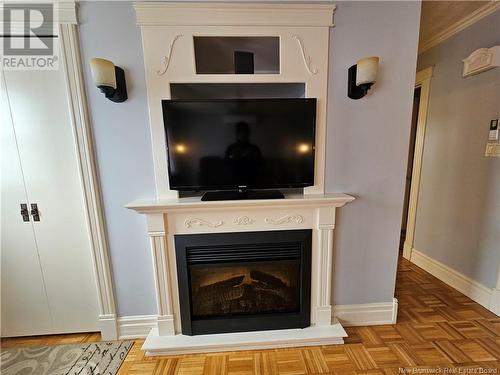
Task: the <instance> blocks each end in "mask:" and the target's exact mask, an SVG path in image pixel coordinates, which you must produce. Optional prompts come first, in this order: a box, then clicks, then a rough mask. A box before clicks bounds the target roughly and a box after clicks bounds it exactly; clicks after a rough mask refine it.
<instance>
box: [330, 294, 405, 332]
mask: <svg viewBox="0 0 500 375" xmlns="http://www.w3.org/2000/svg"><path fill="white" fill-rule="evenodd" d="M397 315H398V300H397V299H396V298H393V300H392V302H382V303H363V304H356V305H335V306H334V316H335V318H337V319H338V320H339V321H340V323H342V325H343V326H344V327H350V326H370V325H382V324H396V319H397Z"/></svg>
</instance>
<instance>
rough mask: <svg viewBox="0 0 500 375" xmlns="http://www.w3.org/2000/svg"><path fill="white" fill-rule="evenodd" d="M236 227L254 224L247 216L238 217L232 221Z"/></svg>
mask: <svg viewBox="0 0 500 375" xmlns="http://www.w3.org/2000/svg"><path fill="white" fill-rule="evenodd" d="M233 223H234V224H236V225H250V224H253V223H255V219H252V218H249V217H248V216H240V217H238V218H236V219H234V220H233Z"/></svg>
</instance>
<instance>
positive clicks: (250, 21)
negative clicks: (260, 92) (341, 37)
mask: <svg viewBox="0 0 500 375" xmlns="http://www.w3.org/2000/svg"><path fill="white" fill-rule="evenodd" d="M134 8H135V12H136V16H137V24H138V25H140V26H189V25H198V26H200V25H202V26H317V27H321V26H326V27H330V26H333V13H334V12H335V8H336V6H335V5H334V4H332V3H319V4H318V3H315V4H283V3H278V4H276V3H273V4H271V3H211V2H205V3H201V2H197V3H187V2H186V3H180V2H176V3H161V2H142V1H141V2H135V3H134Z"/></svg>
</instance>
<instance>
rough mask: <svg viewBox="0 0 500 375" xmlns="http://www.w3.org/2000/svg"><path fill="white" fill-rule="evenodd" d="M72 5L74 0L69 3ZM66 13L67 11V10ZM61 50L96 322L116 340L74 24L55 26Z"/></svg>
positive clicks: (105, 334) (106, 337)
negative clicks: (92, 275) (89, 253)
mask: <svg viewBox="0 0 500 375" xmlns="http://www.w3.org/2000/svg"><path fill="white" fill-rule="evenodd" d="M73 8H74V3H73ZM68 12H69V11H68ZM59 34H60V38H61V52H62V56H61V58H62V60H63V67H64V69H65V76H66V85H67V88H68V94H69V110H70V119H71V124H72V127H73V134H74V137H75V142H76V148H77V159H78V166H79V174H80V179H81V183H82V188H83V195H84V204H85V207H86V210H85V211H86V212H85V215H86V220H87V226H88V231H89V235H90V244H91V250H92V262H93V267H94V272H95V279H96V284H97V295H98V305H99V317H98V320H99V325H100V327H101V337H102V339H103V340H116V339H117V337H118V332H117V327H116V310H115V298H114V292H113V280H112V275H111V267H110V262H109V249H108V243H107V234H106V229H105V228H106V226H105V222H104V214H103V205H102V200H101V191H100V186H99V177H98V173H97V164H96V157H95V153H94V145H93V144H94V143H93V135H92V128H91V125H90V117H89V114H88V112H87V111H88V110H87V101H86V96H85V85H84V80H83V75H82V74H83V73H82V72H83V69H82V67H81V58H80V48H79V45H78V40H79V38H78V33H77V26H76V25H75V24H74V23H73V22H69V23H66V24H61V25H60V26H59Z"/></svg>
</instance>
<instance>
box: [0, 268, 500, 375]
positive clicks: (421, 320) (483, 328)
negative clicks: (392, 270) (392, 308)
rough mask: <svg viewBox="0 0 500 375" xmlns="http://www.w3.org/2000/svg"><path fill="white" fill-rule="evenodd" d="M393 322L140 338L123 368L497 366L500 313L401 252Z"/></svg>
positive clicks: (152, 372)
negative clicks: (252, 347) (198, 345)
mask: <svg viewBox="0 0 500 375" xmlns="http://www.w3.org/2000/svg"><path fill="white" fill-rule="evenodd" d="M396 297H397V298H398V300H399V315H398V323H397V324H395V325H385V326H369V327H352V328H347V331H348V333H349V337H348V338H347V339H346V344H345V345H332V346H321V347H307V348H292V349H276V350H260V351H245V352H226V353H213V354H195V355H183V356H171V357H144V354H143V353H142V352H141V350H140V348H141V345H142V341H141V340H136V342H135V345H134V347H133V348H132V350H131V351H130V353H129V354H128V356H127V358H126V359H125V362H124V364H123V365H122V367H121V369H120V372H119V375H124V374H130V375H219V374H224V375H253V374H256V375H301V374H345V375H350V374H404V373H407V374H485V373H486V374H497V373H500V318H499V317H497V316H496V315H494V314H493V313H491V312H489V311H488V310H486V309H484V308H483V307H481V306H480V305H478V304H477V303H475V302H473V301H472V300H470V299H469V298H467V297H465V296H464V295H463V294H461V293H459V292H457V291H456V290H454V289H452V288H450V287H449V286H447V285H445V284H444V283H442V282H440V281H439V280H437V279H436V278H434V277H433V276H431V275H430V274H428V273H427V272H425V271H423V270H422V269H420V268H418V267H416V266H415V265H412V264H410V263H409V262H407V261H406V260H404V259H401V260H400V262H399V267H398V274H397V282H396ZM97 340H99V335H98V334H81V335H59V336H44V337H32V338H16V339H4V340H2V346H4V347H10V346H20V345H28V346H32V345H46V344H60V343H76V342H88V341H97Z"/></svg>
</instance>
